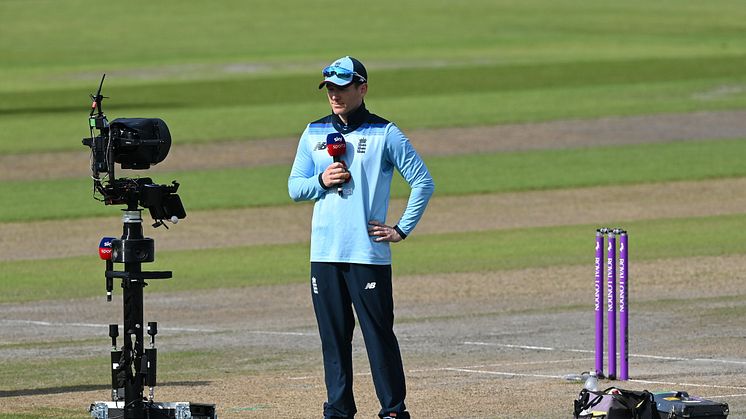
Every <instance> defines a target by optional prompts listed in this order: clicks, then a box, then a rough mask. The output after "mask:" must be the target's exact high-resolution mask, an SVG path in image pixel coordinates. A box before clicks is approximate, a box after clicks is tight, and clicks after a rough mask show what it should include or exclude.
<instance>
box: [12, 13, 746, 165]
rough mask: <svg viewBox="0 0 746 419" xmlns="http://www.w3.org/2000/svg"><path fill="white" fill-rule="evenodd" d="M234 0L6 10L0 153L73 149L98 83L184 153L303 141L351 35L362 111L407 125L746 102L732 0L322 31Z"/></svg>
mask: <svg viewBox="0 0 746 419" xmlns="http://www.w3.org/2000/svg"><path fill="white" fill-rule="evenodd" d="M229 3H236V4H233V5H230V4H223V7H208V6H206V5H204V4H202V3H200V2H196V1H194V0H190V1H186V2H179V3H178V8H177V9H178V10H179V11H180V12H181V13H176V14H175V13H173V10H172V9H173V8H174V7H175V4H174V3H173V2H172V1H166V2H159V3H158V4H152V3H151V2H144V1H143V0H140V1H136V2H131V3H128V5H127V6H122V5H115V4H111V5H109V4H103V5H97V7H90V5H89V4H88V3H85V2H82V1H78V0H66V1H63V2H50V1H48V0H47V1H37V2H32V3H21V2H4V3H2V4H0V27H2V28H3V36H1V37H0V51H3V60H2V62H0V72H2V74H3V77H0V132H2V133H3V135H2V136H0V153H19V152H38V151H48V150H71V149H76V148H79V147H82V145H80V138H82V136H84V135H87V130H86V126H87V125H86V121H85V115H86V112H87V106H88V96H87V95H88V93H90V92H91V91H92V90H95V88H96V86H97V85H98V81H99V78H100V75H101V74H103V73H109V78H108V81H107V84H106V86H105V87H106V89H105V93H106V94H107V95H108V96H111V99H109V100H108V103H107V104H106V109H107V111H108V113H109V116H110V117H111V118H116V117H135V116H137V117H140V116H152V117H161V118H163V119H165V120H166V121H167V122H168V123H169V125H170V126H171V129H172V132H173V135H174V138H175V139H176V140H177V143H187V142H194V141H213V140H220V139H251V138H261V137H274V136H286V135H298V134H299V133H300V132H301V131H302V129H303V126H304V124H305V123H306V122H307V121H308V120H310V119H313V118H315V117H317V116H319V115H321V114H324V113H326V112H327V107H326V105H325V103H324V99H323V94H321V93H319V92H318V91H317V90H316V88H315V84H316V82H317V81H318V79H319V74H318V73H319V68H320V67H321V66H322V65H323V64H324V63H326V62H328V61H329V60H330V59H332V57H337V56H339V55H340V54H341V53H340V52H339V48H338V47H337V46H336V45H335V43H333V42H330V41H331V40H332V39H334V38H335V37H337V36H339V34H340V33H344V31H345V27H346V26H347V27H348V30H350V31H353V32H354V33H356V34H362V35H361V36H359V37H358V39H356V43H355V51H350V52H351V53H353V54H354V55H357V56H358V57H360V58H362V59H363V60H364V61H365V62H366V63H368V66H369V69H370V75H371V77H370V79H371V91H370V95H369V99H370V103H371V105H372V108H373V109H374V110H375V111H376V112H379V113H381V114H382V115H384V116H389V117H391V118H394V119H395V120H396V121H397V122H399V123H400V124H401V125H402V126H403V127H404V128H407V129H412V128H418V127H438V126H469V125H480V124H481V125H483V124H495V123H505V122H518V121H538V120H548V119H556V118H568V117H571V118H581V117H596V116H602V115H628V114H643V113H659V112H681V111H690V110H717V109H733V108H739V109H743V108H746V89H744V86H746V76H745V75H744V74H743V71H741V69H743V68H744V64H746V42H744V40H745V39H746V32H744V31H743V30H741V29H742V27H741V26H740V25H741V22H743V21H744V19H745V18H746V7H744V6H743V5H739V4H738V3H736V2H732V1H725V0H723V1H713V2H707V3H706V4H703V3H700V2H675V3H674V2H661V3H656V4H654V5H651V4H649V2H644V1H641V0H636V1H631V2H625V3H624V4H615V3H607V4H604V5H597V7H589V5H588V4H587V2H582V1H579V0H578V1H569V2H562V4H556V2H549V1H547V0H533V1H526V2H513V1H498V2H494V1H487V0H479V1H475V2H469V4H462V3H458V2H452V3H437V2H425V1H418V2H412V3H408V4H407V5H401V4H399V3H397V2H395V1H393V0H387V1H382V2H378V3H376V5H370V4H366V5H365V7H366V11H367V13H369V14H370V13H372V14H374V15H375V13H376V11H378V12H380V13H381V14H382V16H386V18H385V19H383V20H377V19H367V20H366V21H365V22H355V23H352V22H342V23H341V25H336V24H335V30H333V31H329V30H327V28H326V27H325V26H324V25H315V24H309V22H308V20H307V19H306V18H304V16H306V15H307V14H309V15H313V14H314V13H316V12H317V10H316V6H315V5H312V4H309V3H307V2H302V1H300V0H293V1H288V2H287V3H288V4H287V6H288V7H281V8H278V7H275V6H274V5H257V4H252V5H250V6H249V7H247V6H246V5H245V4H243V3H240V2H235V1H232V2H229ZM137 9H141V10H147V11H148V12H149V13H128V12H126V11H127V10H137ZM166 11H168V12H166ZM393 11H396V12H393ZM413 14H416V16H417V19H412V15H413ZM109 15H111V16H116V19H115V22H116V24H111V25H106V26H105V28H104V27H102V29H101V30H100V31H98V32H96V31H95V30H93V31H92V30H91V22H95V21H96V19H97V18H101V17H102V16H109ZM164 16H169V17H171V18H164ZM453 16H459V19H454V18H453ZM558 17H561V18H558ZM155 21H157V24H154V23H156V22H155ZM218 22H219V23H218ZM252 22H253V23H255V24H253V25H252V24H251V23H252ZM259 22H261V23H259ZM265 22H272V26H271V27H269V26H266V24H265ZM353 25H354V26H353ZM361 25H362V27H361ZM200 27H204V28H209V30H200V31H199V34H200V36H199V37H196V38H197V39H195V37H193V36H187V35H186V34H185V32H188V33H192V31H193V30H195V29H194V28H200ZM383 27H386V28H387V29H386V30H383ZM436 27H437V28H438V30H436V31H434V30H432V29H433V28H436ZM40 28H44V29H45V30H40ZM133 28H138V29H139V30H135V29H133ZM217 28H219V29H217ZM684 28H685V29H684ZM268 30H271V33H272V36H271V37H268V36H266V32H267V31H268ZM154 31H157V33H158V34H159V35H156V34H155V33H154ZM162 34H167V35H168V36H162ZM298 34H303V36H298ZM255 39H261V40H262V41H261V42H253V41H254V40H255ZM402 39H406V40H407V42H401V40H402ZM724 88H725V89H726V90H725V92H726V93H722V91H723V89H724ZM711 92H715V93H714V94H710V93H711ZM718 92H721V93H718Z"/></svg>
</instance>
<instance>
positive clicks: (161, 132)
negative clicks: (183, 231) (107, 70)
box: [83, 74, 186, 228]
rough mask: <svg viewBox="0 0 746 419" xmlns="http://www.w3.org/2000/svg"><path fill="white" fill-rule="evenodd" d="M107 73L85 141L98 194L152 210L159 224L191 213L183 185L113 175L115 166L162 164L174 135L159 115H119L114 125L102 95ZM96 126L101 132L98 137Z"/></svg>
mask: <svg viewBox="0 0 746 419" xmlns="http://www.w3.org/2000/svg"><path fill="white" fill-rule="evenodd" d="M105 78H106V74H104V76H103V77H102V78H101V83H100V84H99V86H98V92H97V93H96V95H95V96H94V95H91V98H92V99H93V104H92V105H91V113H90V115H89V116H88V126H89V128H90V132H91V135H90V137H88V138H84V139H83V144H84V145H86V146H88V147H90V149H91V177H92V178H93V190H94V198H96V199H97V200H99V201H103V202H104V204H106V205H122V204H124V205H127V209H128V210H136V209H137V207H138V206H142V207H143V208H147V209H148V210H149V211H150V215H151V217H153V220H155V224H154V225H153V226H154V227H158V226H161V225H162V226H165V227H166V228H168V227H167V226H166V224H165V223H164V221H165V220H168V221H171V222H173V223H176V222H178V220H179V219H182V218H184V217H186V211H184V206H183V205H182V203H181V199H180V198H179V195H177V194H176V191H177V190H178V189H179V183H178V182H176V181H173V182H171V185H158V184H154V183H153V181H152V180H151V179H150V178H120V179H116V177H115V175H114V165H115V163H119V164H120V165H121V166H122V169H132V170H145V169H149V168H150V166H151V165H153V164H157V163H160V162H162V161H163V160H164V159H165V158H166V156H167V155H168V152H169V150H170V149H171V133H170V132H169V130H168V126H167V125H166V123H165V122H164V121H163V120H162V119H159V118H117V119H115V120H113V121H111V124H110V123H109V121H108V120H107V118H106V115H105V114H104V112H103V101H104V99H105V98H106V97H105V96H102V95H101V89H102V88H103V85H104V79H105ZM94 130H98V135H95V133H94Z"/></svg>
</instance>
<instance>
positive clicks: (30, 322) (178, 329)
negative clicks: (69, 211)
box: [0, 320, 316, 336]
mask: <svg viewBox="0 0 746 419" xmlns="http://www.w3.org/2000/svg"><path fill="white" fill-rule="evenodd" d="M0 323H8V324H28V325H34V326H49V327H61V326H72V327H91V328H108V327H109V325H108V324H97V323H53V322H46V321H40V320H0ZM121 327H122V326H121V325H120V326H119V328H120V329H121ZM159 329H160V330H166V331H172V332H196V333H214V332H220V331H221V330H217V329H200V328H194V327H159ZM223 331H225V330H223ZM246 332H247V333H253V334H257V335H280V336H316V334H315V333H304V332H272V331H268V330H248V331H246Z"/></svg>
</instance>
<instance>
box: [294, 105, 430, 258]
mask: <svg viewBox="0 0 746 419" xmlns="http://www.w3.org/2000/svg"><path fill="white" fill-rule="evenodd" d="M355 113H356V114H355V115H353V116H354V118H350V119H349V120H350V125H343V124H342V123H341V120H340V119H339V117H337V116H336V115H329V116H327V117H324V118H322V119H319V120H318V121H315V122H312V123H310V124H309V125H308V126H307V127H306V129H305V131H304V132H303V135H301V138H300V141H299V142H298V150H297V152H296V155H295V161H294V162H293V167H292V169H291V171H290V177H289V179H288V191H289V193H290V197H291V198H292V199H293V200H295V201H305V200H315V201H316V202H315V204H314V208H313V218H312V221H311V262H347V263H360V264H373V265H390V264H391V250H390V248H389V243H388V242H375V241H374V237H371V236H369V235H368V228H369V225H368V222H369V221H372V220H376V221H380V222H381V223H384V224H386V213H387V211H388V206H389V194H390V189H391V180H392V179H393V175H394V169H396V170H397V171H398V172H399V173H400V174H401V176H402V177H403V178H404V179H405V180H406V181H407V183H408V184H409V186H410V188H411V191H410V195H409V200H408V202H407V207H406V209H405V210H404V213H403V214H402V216H401V218H400V219H399V221H398V223H396V227H397V228H398V229H399V230H400V231H401V232H403V233H404V235H405V237H406V235H409V234H410V233H411V232H412V230H414V228H415V226H416V225H417V222H418V221H419V220H420V218H421V217H422V214H423V213H424V211H425V207H426V206H427V203H428V201H429V200H430V196H431V195H432V194H433V192H434V190H435V184H434V183H433V179H432V177H431V176H430V173H429V172H428V170H427V167H426V166H425V163H424V162H423V161H422V159H421V158H420V156H419V155H418V154H417V152H416V151H415V149H414V147H412V144H411V143H410V142H409V140H408V139H407V137H406V136H404V133H402V132H401V130H400V129H399V128H398V127H397V126H396V125H394V124H393V123H391V122H389V121H387V120H385V119H383V118H381V117H378V116H376V115H374V114H371V113H369V112H368V111H367V110H366V109H365V106H364V105H363V106H361V108H360V109H358V110H357V111H356V112H355ZM353 121H355V122H353ZM337 132H339V133H341V134H343V136H344V139H345V142H346V144H347V147H346V152H345V154H344V156H343V157H342V160H343V161H344V162H345V163H346V165H347V168H348V170H349V171H350V174H351V175H352V178H351V179H350V181H349V182H347V183H345V184H344V185H342V188H343V193H342V196H340V195H339V194H338V192H337V186H336V185H334V186H332V187H331V188H329V189H325V188H324V187H323V186H322V184H321V182H320V174H321V173H323V171H324V170H325V169H326V168H327V167H328V166H329V165H330V164H332V162H333V159H332V157H331V156H330V155H329V153H328V152H327V149H326V137H327V135H329V134H332V133H337Z"/></svg>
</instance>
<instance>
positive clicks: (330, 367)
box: [311, 262, 409, 419]
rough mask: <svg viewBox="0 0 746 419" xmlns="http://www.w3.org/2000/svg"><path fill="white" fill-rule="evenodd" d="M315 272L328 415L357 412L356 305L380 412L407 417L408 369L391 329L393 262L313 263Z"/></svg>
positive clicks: (314, 296)
mask: <svg viewBox="0 0 746 419" xmlns="http://www.w3.org/2000/svg"><path fill="white" fill-rule="evenodd" d="M311 277H312V278H315V288H313V286H312V291H311V298H312V300H313V307H314V312H315V313H316V322H317V324H318V326H319V335H320V337H321V349H322V352H323V357H324V378H325V382H326V390H327V402H326V403H324V417H325V418H353V417H354V416H355V413H356V412H357V408H356V406H355V399H354V396H353V394H352V378H353V377H352V333H353V330H354V328H355V317H354V315H353V311H352V310H353V307H354V309H355V313H356V314H357V317H358V321H359V322H360V329H361V330H362V332H363V339H364V340H365V347H366V349H367V351H368V361H369V362H370V369H371V373H372V375H373V385H374V387H375V389H376V395H377V396H378V400H379V401H380V403H381V411H380V412H379V416H381V417H384V416H392V417H397V418H401V419H408V418H409V414H408V413H407V412H406V411H405V410H406V406H405V404H404V398H405V395H406V386H405V382H404V368H403V366H402V361H401V354H400V352H399V343H398V342H397V340H396V336H395V335H394V331H393V326H394V300H393V295H392V288H391V266H390V265H361V264H351V263H325V262H312V263H311Z"/></svg>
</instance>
